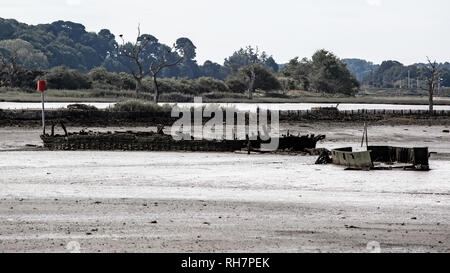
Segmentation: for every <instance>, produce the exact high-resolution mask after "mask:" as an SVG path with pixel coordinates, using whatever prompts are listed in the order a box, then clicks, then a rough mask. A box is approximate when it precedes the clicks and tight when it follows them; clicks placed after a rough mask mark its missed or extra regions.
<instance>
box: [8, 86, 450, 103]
mask: <svg viewBox="0 0 450 273" xmlns="http://www.w3.org/2000/svg"><path fill="white" fill-rule="evenodd" d="M45 95H46V101H47V102H119V101H124V100H128V99H130V98H132V97H134V96H135V92H134V91H132V90H123V91H115V90H48V91H46V93H45ZM144 95H145V97H146V98H147V99H149V100H150V99H151V94H148V93H147V94H144ZM200 96H201V97H202V98H203V101H204V102H211V103H302V102H303V103H368V104H375V103H376V104H417V105H419V104H425V105H426V104H428V98H427V97H426V96H379V95H374V94H373V93H371V94H370V95H369V94H367V95H365V94H363V95H359V96H356V97H343V96H330V95H325V94H318V93H312V92H306V91H289V92H287V93H285V94H284V93H279V92H272V93H258V92H257V93H256V94H255V96H254V99H253V100H249V99H247V98H246V96H245V94H236V93H229V94H228V93H219V92H211V93H206V94H202V95H200ZM0 101H8V102H40V101H41V96H40V93H39V92H37V91H36V92H22V91H18V90H2V91H0ZM192 101H193V96H187V95H185V94H180V93H169V94H162V96H161V102H192ZM435 104H436V105H450V100H441V101H435Z"/></svg>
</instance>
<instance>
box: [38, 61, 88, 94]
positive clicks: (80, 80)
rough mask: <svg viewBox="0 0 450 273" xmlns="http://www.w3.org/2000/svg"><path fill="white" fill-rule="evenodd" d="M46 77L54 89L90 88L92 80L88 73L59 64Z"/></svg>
mask: <svg viewBox="0 0 450 273" xmlns="http://www.w3.org/2000/svg"><path fill="white" fill-rule="evenodd" d="M44 79H45V80H47V84H48V87H49V88H53V89H72V90H74V89H89V88H91V86H92V82H91V80H90V79H89V77H88V75H87V74H84V73H81V72H79V71H78V70H75V69H68V68H66V67H65V66H57V67H54V68H52V69H51V70H50V71H48V72H47V73H46V74H45V76H44Z"/></svg>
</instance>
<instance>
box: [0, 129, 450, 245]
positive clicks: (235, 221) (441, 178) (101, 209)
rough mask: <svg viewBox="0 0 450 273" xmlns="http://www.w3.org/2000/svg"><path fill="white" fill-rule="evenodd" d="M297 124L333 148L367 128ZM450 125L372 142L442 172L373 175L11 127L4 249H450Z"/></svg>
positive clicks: (5, 150) (2, 194)
mask: <svg viewBox="0 0 450 273" xmlns="http://www.w3.org/2000/svg"><path fill="white" fill-rule="evenodd" d="M287 128H289V130H290V133H292V134H296V133H301V134H305V133H315V134H326V135H327V139H326V140H325V141H323V142H322V143H320V144H319V146H320V147H326V148H333V147H335V146H342V145H345V146H357V145H358V142H359V141H360V138H361V135H362V126H359V125H357V124H354V125H345V124H342V123H335V124H334V123H313V124H306V123H305V124H299V123H295V124H282V125H281V129H282V132H286V131H287ZM69 129H71V130H75V129H79V128H69ZM88 129H101V130H115V129H117V130H122V129H127V128H88ZM132 129H133V130H139V129H142V130H144V129H145V130H148V129H152V128H132ZM445 129H447V128H445V126H438V125H434V126H416V125H399V126H388V125H382V126H371V127H369V141H371V144H383V143H384V144H389V145H402V146H428V147H430V151H431V152H436V153H437V154H433V155H432V157H431V160H430V166H431V168H432V170H431V171H430V172H412V171H399V170H393V171H370V172H366V171H344V169H343V168H342V167H339V166H334V165H320V166H318V165H314V161H315V159H316V158H315V157H309V156H293V155H276V154H260V155H253V154H252V155H246V154H235V153H223V154H222V153H221V154H219V153H180V152H120V151H118V152H102V151H68V152H65V151H58V152H51V151H45V150H42V149H39V148H38V149H36V148H30V147H26V146H25V145H26V144H33V145H41V142H40V140H39V131H40V130H39V128H11V127H5V128H0V150H2V151H1V152H0V173H1V176H0V251H1V252H41V251H43V252H68V251H71V250H74V249H75V250H77V249H78V246H79V250H80V251H81V252H175V251H176V252H235V251H242V252H368V251H371V250H373V246H374V245H375V246H378V244H379V246H380V248H379V250H380V251H381V252H448V251H450V232H449V230H450V226H449V225H450V213H449V211H450V184H449V183H448V177H450V160H449V158H448V154H449V153H450V147H449V146H450V145H449V143H450V134H448V133H445V132H443V130H445ZM30 149H33V150H30ZM368 245H369V247H368ZM74 246H76V247H75V248H74Z"/></svg>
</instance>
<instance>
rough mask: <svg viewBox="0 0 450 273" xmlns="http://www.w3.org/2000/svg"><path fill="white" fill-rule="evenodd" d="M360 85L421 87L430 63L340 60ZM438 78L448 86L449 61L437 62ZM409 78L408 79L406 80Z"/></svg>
mask: <svg viewBox="0 0 450 273" xmlns="http://www.w3.org/2000/svg"><path fill="white" fill-rule="evenodd" d="M342 61H343V62H344V63H345V64H346V65H347V68H348V69H349V71H350V72H352V73H353V74H354V75H355V76H356V77H357V79H358V81H359V82H360V83H361V84H362V85H368V86H373V87H377V88H410V89H421V88H423V87H424V86H425V85H426V79H427V78H428V77H429V74H430V73H429V68H430V63H416V64H412V65H404V64H402V63H401V62H398V61H394V60H389V61H384V62H382V63H381V64H380V65H374V64H373V63H371V62H368V61H366V60H361V59H343V60H342ZM438 66H439V68H440V78H439V79H438V81H439V82H438V84H439V85H440V86H442V87H444V86H445V87H450V63H448V62H445V63H438ZM408 79H409V81H408Z"/></svg>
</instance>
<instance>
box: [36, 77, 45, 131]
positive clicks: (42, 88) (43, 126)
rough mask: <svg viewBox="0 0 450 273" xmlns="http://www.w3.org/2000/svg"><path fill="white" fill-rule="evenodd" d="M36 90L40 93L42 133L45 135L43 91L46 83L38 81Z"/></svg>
mask: <svg viewBox="0 0 450 273" xmlns="http://www.w3.org/2000/svg"><path fill="white" fill-rule="evenodd" d="M37 90H38V91H39V92H41V100H42V132H43V134H44V135H45V112H44V109H45V108H44V91H45V90H47V82H46V81H38V83H37Z"/></svg>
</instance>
